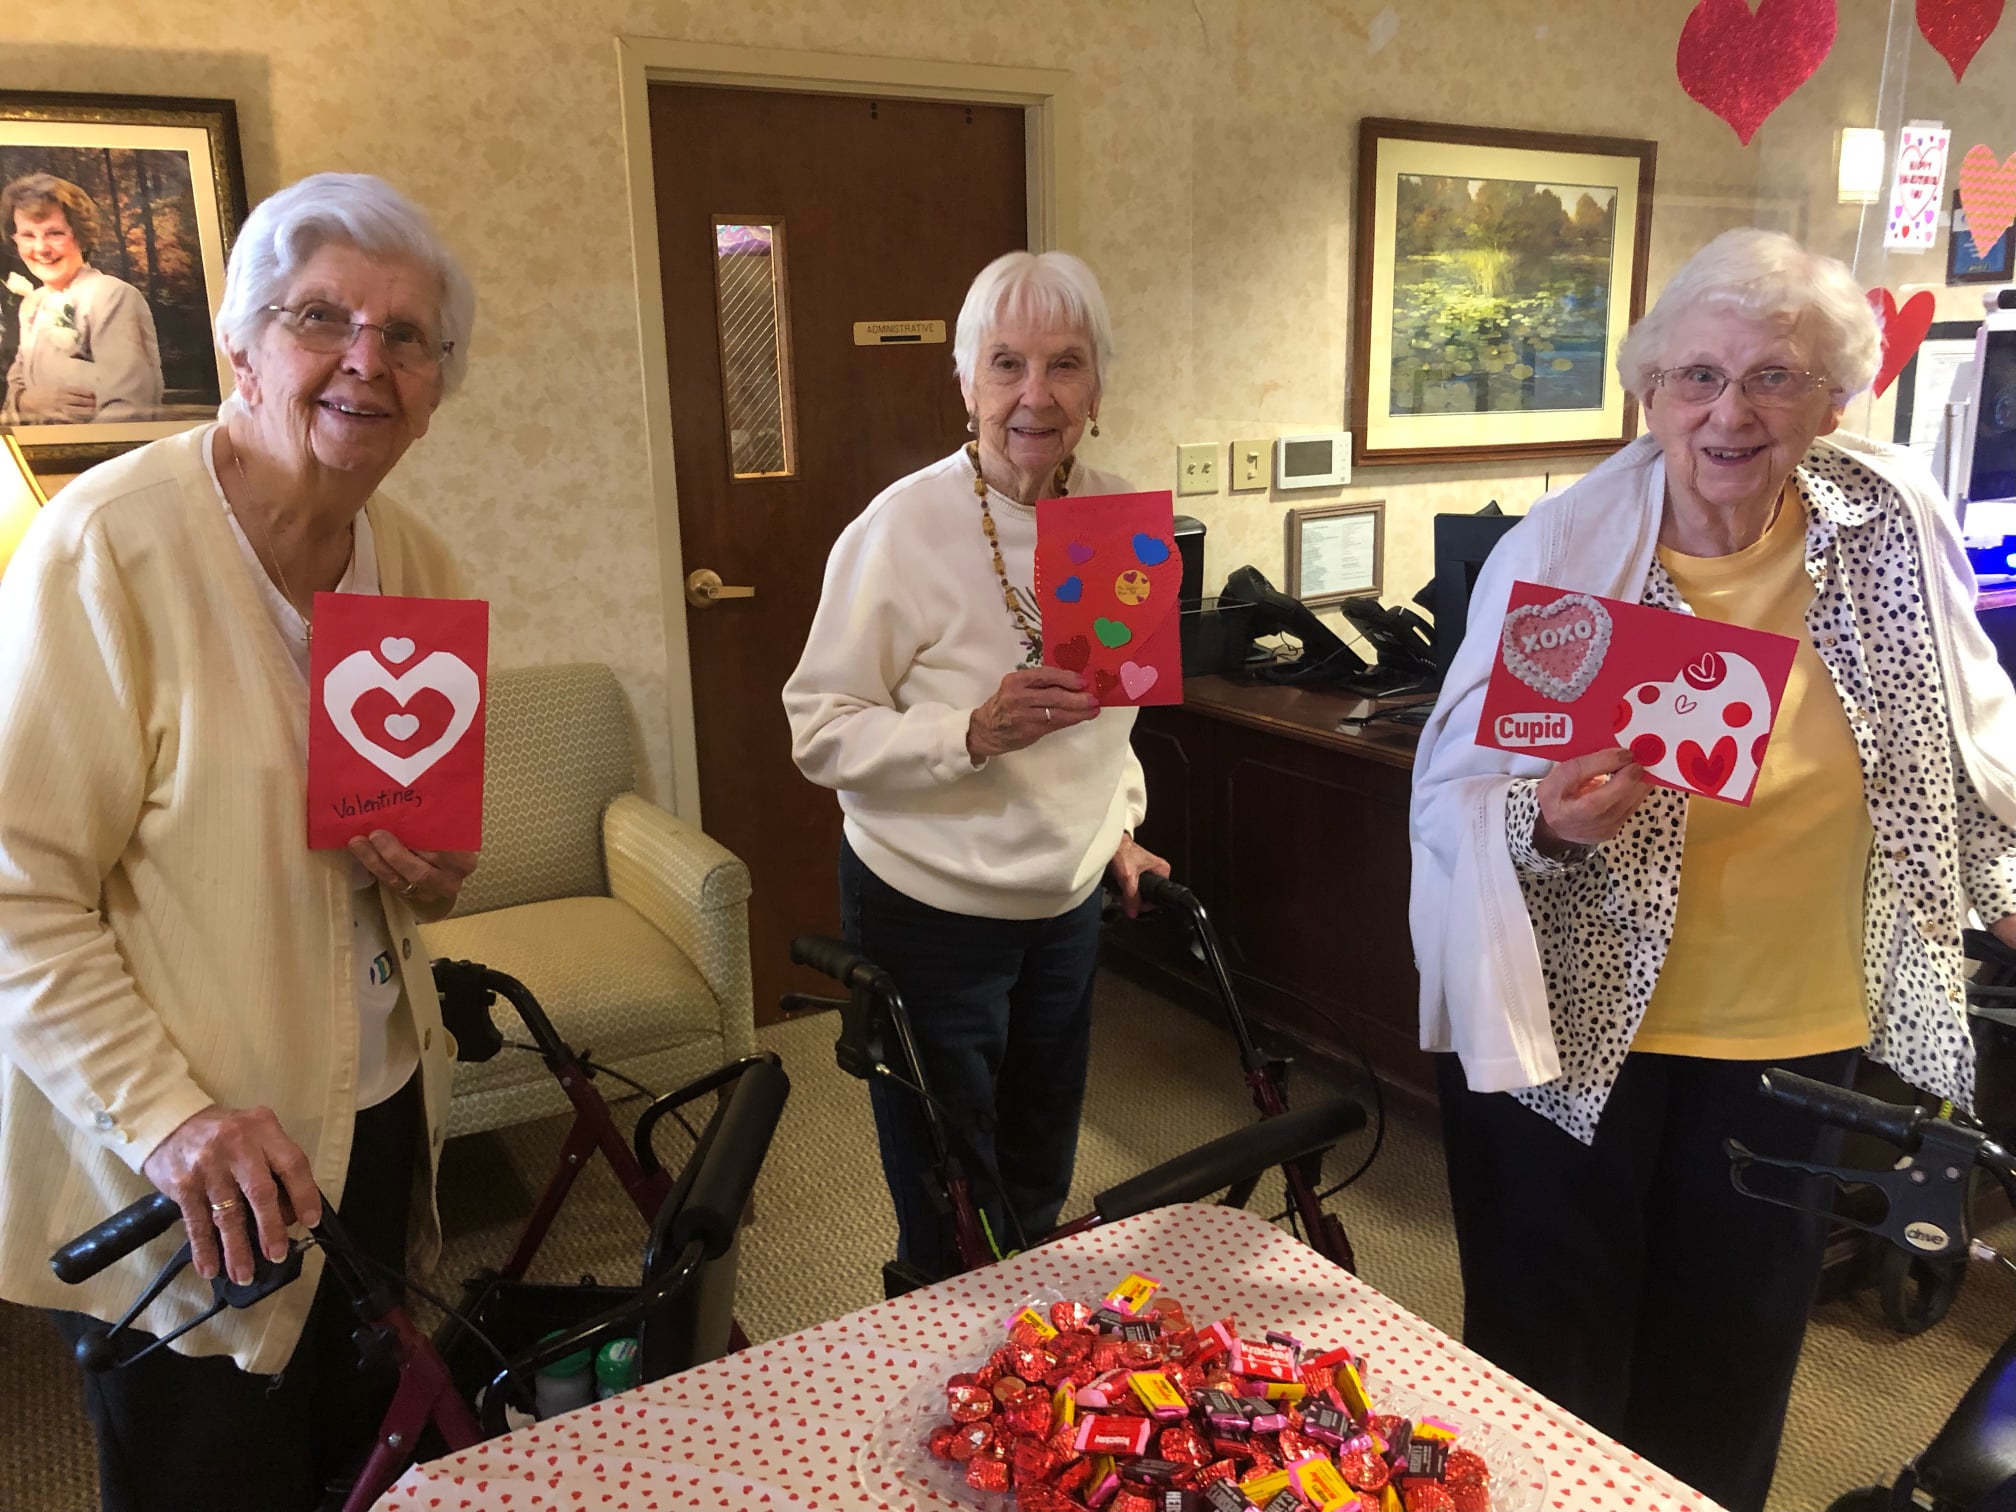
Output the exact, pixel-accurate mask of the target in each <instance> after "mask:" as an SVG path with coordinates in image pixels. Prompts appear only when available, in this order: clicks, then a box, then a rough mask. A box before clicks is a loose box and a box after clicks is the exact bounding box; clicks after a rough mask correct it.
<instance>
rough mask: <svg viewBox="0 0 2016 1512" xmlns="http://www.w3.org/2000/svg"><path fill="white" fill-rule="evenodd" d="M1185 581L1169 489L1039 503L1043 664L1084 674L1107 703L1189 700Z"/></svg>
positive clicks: (1135, 704) (1038, 588)
mask: <svg viewBox="0 0 2016 1512" xmlns="http://www.w3.org/2000/svg"><path fill="white" fill-rule="evenodd" d="M1182 586H1183V563H1182V562H1181V560H1180V559H1178V557H1177V555H1176V515H1175V510H1174V508H1173V507H1172V504H1171V501H1170V497H1169V492H1168V490H1167V489H1164V490H1163V491H1162V492H1160V493H1132V494H1094V495H1091V496H1090V497H1087V498H1082V499H1081V498H1076V497H1070V496H1067V497H1065V498H1062V499H1041V500H1039V501H1037V504H1036V603H1037V606H1038V608H1039V610H1040V611H1041V613H1042V616H1043V665H1044V666H1046V667H1062V668H1064V669H1065V670H1066V671H1069V672H1076V673H1078V674H1079V675H1080V676H1082V677H1083V678H1084V679H1085V682H1086V686H1087V687H1088V688H1089V689H1090V690H1091V692H1092V694H1093V695H1094V696H1095V697H1096V698H1097V699H1098V700H1099V702H1100V703H1101V704H1102V705H1107V704H1119V705H1127V706H1130V707H1139V706H1141V705H1145V704H1180V703H1181V702H1183V650H1182V634H1181V629H1180V626H1179V622H1178V618H1177V614H1176V598H1177V594H1178V593H1179V591H1180V590H1181V588H1182Z"/></svg>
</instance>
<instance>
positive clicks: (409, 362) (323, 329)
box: [266, 300, 455, 373]
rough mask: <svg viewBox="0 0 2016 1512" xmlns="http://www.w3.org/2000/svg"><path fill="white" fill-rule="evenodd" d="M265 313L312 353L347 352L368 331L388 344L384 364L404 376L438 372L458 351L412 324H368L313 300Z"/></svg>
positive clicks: (335, 307)
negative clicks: (432, 371)
mask: <svg viewBox="0 0 2016 1512" xmlns="http://www.w3.org/2000/svg"><path fill="white" fill-rule="evenodd" d="M266 313H267V314H269V315H277V316H279V317H280V323H281V324H282V325H284V326H285V327H287V329H288V331H289V332H290V333H292V335H293V337H294V339H295V340H296V341H298V342H300V343H301V345H302V346H304V347H306V348H307V349H308V350H309V351H311V352H347V351H349V350H350V347H351V344H352V343H353V342H355V341H356V340H357V337H358V336H359V335H360V334H361V333H363V332H365V331H376V332H377V333H378V334H379V336H380V337H381V338H383V340H384V342H385V360H386V361H387V362H389V363H391V364H392V366H394V367H395V368H398V369H400V370H401V371H402V372H408V373H424V372H428V371H431V370H432V369H434V368H437V367H439V366H440V365H441V363H442V362H443V361H444V360H446V358H447V356H448V354H449V353H450V352H453V351H454V350H455V343H454V342H452V341H436V340H435V339H434V338H433V337H432V336H430V335H428V334H427V329H426V327H425V326H422V325H418V324H416V323H415V322H413V321H410V320H388V321H386V322H385V323H384V324H383V325H374V324H373V323H372V322H371V321H368V320H352V319H351V318H350V312H349V311H348V310H345V309H341V308H339V307H337V306H336V305H332V304H322V303H320V302H319V301H313V300H311V301H310V302H309V303H307V304H304V305H302V306H301V307H300V308H299V309H289V308H288V307H287V306H286V305H267V306H266Z"/></svg>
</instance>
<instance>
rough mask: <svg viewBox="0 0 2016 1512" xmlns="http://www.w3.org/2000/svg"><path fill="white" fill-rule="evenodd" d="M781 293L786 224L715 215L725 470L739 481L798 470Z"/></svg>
mask: <svg viewBox="0 0 2016 1512" xmlns="http://www.w3.org/2000/svg"><path fill="white" fill-rule="evenodd" d="M784 287H785V285H784V226H783V223H782V222H780V221H774V220H773V221H749V220H742V219H733V218H730V217H728V216H716V217H715V218H714V288H715V308H716V310H717V311H718V313H719V320H720V327H721V393H722V399H723V403H724V408H725V411H726V414H727V420H728V466H729V471H730V472H732V473H733V474H734V476H735V477H737V478H783V477H789V476H790V475H791V474H792V473H793V472H794V471H796V468H797V460H798V459H797V451H798V445H797V437H796V436H795V435H794V434H793V431H794V429H795V427H794V425H793V418H794V417H793V413H792V403H791V324H790V315H789V311H788V308H787V306H786V303H785V299H784Z"/></svg>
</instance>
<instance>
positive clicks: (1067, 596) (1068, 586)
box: [1057, 577, 1085, 604]
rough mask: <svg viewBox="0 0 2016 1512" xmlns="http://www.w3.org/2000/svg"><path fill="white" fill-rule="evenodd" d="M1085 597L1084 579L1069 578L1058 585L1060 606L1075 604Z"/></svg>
mask: <svg viewBox="0 0 2016 1512" xmlns="http://www.w3.org/2000/svg"><path fill="white" fill-rule="evenodd" d="M1083 597H1085V581H1084V579H1083V578H1075V577H1068V578H1066V579H1064V581H1063V582H1061V583H1059V584H1058V585H1057V602H1058V603H1060V604H1075V603H1077V602H1078V600H1080V599H1081V598H1083Z"/></svg>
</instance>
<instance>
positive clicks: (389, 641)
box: [378, 635, 413, 667]
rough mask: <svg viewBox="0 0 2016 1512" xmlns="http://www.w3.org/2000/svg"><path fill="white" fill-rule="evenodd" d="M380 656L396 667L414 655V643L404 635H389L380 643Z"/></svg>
mask: <svg viewBox="0 0 2016 1512" xmlns="http://www.w3.org/2000/svg"><path fill="white" fill-rule="evenodd" d="M378 654H379V655H380V656H382V657H384V658H385V660H387V661H388V662H390V663H392V665H393V666H395V667H396V666H398V665H399V663H401V662H403V661H404V660H406V658H407V657H409V656H411V655H412V654H413V642H411V641H410V640H408V639H406V637H405V636H403V635H388V636H386V637H385V639H383V640H381V641H380V642H378Z"/></svg>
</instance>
